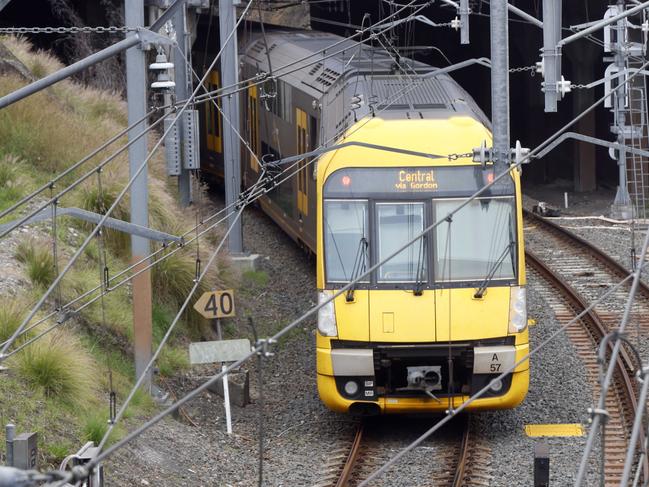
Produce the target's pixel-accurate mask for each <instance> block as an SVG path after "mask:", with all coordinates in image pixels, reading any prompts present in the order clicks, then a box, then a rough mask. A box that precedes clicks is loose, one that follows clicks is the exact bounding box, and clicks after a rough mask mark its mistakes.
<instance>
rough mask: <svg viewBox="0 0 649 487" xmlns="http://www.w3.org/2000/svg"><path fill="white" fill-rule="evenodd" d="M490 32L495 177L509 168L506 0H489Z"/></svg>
mask: <svg viewBox="0 0 649 487" xmlns="http://www.w3.org/2000/svg"><path fill="white" fill-rule="evenodd" d="M489 9H490V28H491V123H492V125H493V139H494V140H493V153H492V157H493V161H494V169H495V171H496V174H499V173H501V172H502V171H504V170H506V169H507V167H509V161H510V144H509V26H508V20H509V19H508V11H507V0H492V1H491V6H490V7H489Z"/></svg>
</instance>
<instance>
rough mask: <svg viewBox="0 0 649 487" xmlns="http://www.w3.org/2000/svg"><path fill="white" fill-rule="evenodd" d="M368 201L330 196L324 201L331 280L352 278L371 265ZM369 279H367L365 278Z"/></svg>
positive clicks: (326, 257) (326, 242) (327, 261)
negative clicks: (337, 198) (329, 198)
mask: <svg viewBox="0 0 649 487" xmlns="http://www.w3.org/2000/svg"><path fill="white" fill-rule="evenodd" d="M367 208H368V203H367V201H366V200H327V201H325V203H324V217H323V225H324V229H323V230H324V247H325V273H326V276H327V281H328V282H349V281H350V280H351V279H352V278H353V277H355V276H358V275H360V274H362V273H363V272H364V271H365V270H367V268H368V266H369V251H368V241H369V240H368V239H369V232H368V222H369V220H368V212H367ZM364 282H367V279H365V280H364Z"/></svg>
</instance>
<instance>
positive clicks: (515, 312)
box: [509, 287, 527, 333]
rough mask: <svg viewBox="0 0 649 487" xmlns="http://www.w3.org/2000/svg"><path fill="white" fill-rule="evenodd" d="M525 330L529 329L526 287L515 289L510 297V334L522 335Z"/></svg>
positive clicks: (512, 289)
mask: <svg viewBox="0 0 649 487" xmlns="http://www.w3.org/2000/svg"><path fill="white" fill-rule="evenodd" d="M525 328H527V291H526V289H525V288H524V287H513V288H511V294H510V297H509V333H520V332H522V331H523V330H525Z"/></svg>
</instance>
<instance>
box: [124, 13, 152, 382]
mask: <svg viewBox="0 0 649 487" xmlns="http://www.w3.org/2000/svg"><path fill="white" fill-rule="evenodd" d="M124 20H125V24H126V26H127V27H136V28H137V27H140V26H143V25H144V0H125V4H124ZM127 35H128V34H127ZM129 37H135V35H133V34H132V35H130V36H129ZM138 44H139V42H138ZM146 83H147V67H146V54H145V52H144V51H143V50H142V48H141V47H140V46H139V45H136V46H134V47H131V48H130V49H128V50H127V51H126V97H127V105H128V123H129V125H133V124H135V122H137V121H138V120H141V122H140V123H139V124H135V127H133V128H132V129H131V130H129V132H128V138H129V140H132V139H134V138H136V137H138V135H139V134H140V133H143V132H144V131H145V130H146V125H147V120H146V119H145V118H144V115H145V114H146V112H147V110H146V105H147V89H146ZM146 156H147V137H146V136H144V137H140V138H139V139H138V140H137V141H136V142H135V143H134V144H132V145H131V146H130V147H129V149H128V158H129V176H130V177H131V178H133V177H134V176H135V175H136V174H137V172H138V170H139V169H140V168H139V166H140V164H141V163H142V161H145V160H146ZM130 194H131V198H130V204H131V223H134V224H136V225H141V226H143V227H148V226H149V190H148V185H147V168H146V167H144V169H143V170H142V171H141V172H140V173H139V174H137V177H136V178H135V180H134V181H133V184H132V185H131V189H130ZM149 253H150V245H149V241H148V240H147V239H145V238H142V237H138V236H135V235H131V261H132V262H138V261H140V260H141V259H142V258H143V257H144V256H146V255H149ZM143 264H144V263H143ZM151 300H152V293H151V272H150V271H148V270H147V271H145V272H143V273H142V274H139V275H138V276H137V277H135V278H134V279H133V341H134V349H135V378H136V379H139V378H140V376H141V375H142V374H143V373H144V372H146V365H147V364H148V363H149V359H150V358H151V346H152V343H153V340H152V333H153V325H152V304H151ZM142 386H143V387H144V389H145V390H147V391H150V389H151V373H150V372H147V377H146V378H145V379H144V381H143V382H142Z"/></svg>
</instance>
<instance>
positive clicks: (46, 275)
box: [15, 240, 56, 287]
mask: <svg viewBox="0 0 649 487" xmlns="http://www.w3.org/2000/svg"><path fill="white" fill-rule="evenodd" d="M15 257H16V259H18V261H20V262H22V263H23V264H25V267H26V270H27V276H29V279H30V280H31V281H32V283H33V284H34V285H36V286H42V287H47V286H49V285H50V284H52V282H53V281H54V278H55V277H56V270H55V268H54V257H53V256H52V250H51V249H50V248H49V247H47V246H46V245H44V244H42V243H38V242H35V241H33V240H30V241H26V242H20V243H19V244H18V246H17V248H16V253H15Z"/></svg>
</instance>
